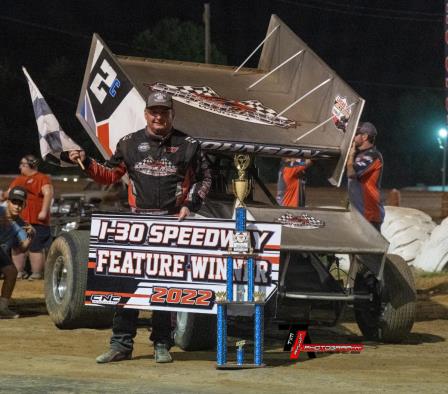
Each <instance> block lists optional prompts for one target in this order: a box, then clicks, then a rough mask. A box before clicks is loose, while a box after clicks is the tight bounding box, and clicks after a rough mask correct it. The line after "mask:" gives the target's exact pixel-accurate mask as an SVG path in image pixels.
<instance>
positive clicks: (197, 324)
mask: <svg viewBox="0 0 448 394" xmlns="http://www.w3.org/2000/svg"><path fill="white" fill-rule="evenodd" d="M176 323H177V324H176V328H175V330H174V343H175V344H176V345H177V346H179V347H180V348H181V349H182V350H210V349H213V348H214V347H215V345H216V316H215V315H209V314H204V313H188V312H177V318H176Z"/></svg>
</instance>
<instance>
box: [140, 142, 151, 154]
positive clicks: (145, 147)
mask: <svg viewBox="0 0 448 394" xmlns="http://www.w3.org/2000/svg"><path fill="white" fill-rule="evenodd" d="M137 149H138V151H139V152H148V151H149V150H150V149H151V145H149V142H142V143H141V144H139V145H138V146H137Z"/></svg>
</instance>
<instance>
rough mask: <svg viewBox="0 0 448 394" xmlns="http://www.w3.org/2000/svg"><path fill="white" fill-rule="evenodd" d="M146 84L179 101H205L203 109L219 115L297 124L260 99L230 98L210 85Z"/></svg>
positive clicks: (281, 123) (272, 123)
mask: <svg viewBox="0 0 448 394" xmlns="http://www.w3.org/2000/svg"><path fill="white" fill-rule="evenodd" d="M145 85H146V86H147V87H149V88H150V89H152V90H157V91H161V92H166V93H169V94H171V95H172V96H173V98H174V99H176V97H177V98H178V100H179V101H182V100H180V99H183V100H186V104H189V102H190V101H191V102H193V103H203V104H204V106H203V107H202V108H201V109H203V110H206V111H211V112H215V113H218V114H219V115H224V116H227V115H228V114H232V115H233V117H235V118H237V119H240V120H244V121H248V119H250V120H249V121H256V122H259V123H262V124H271V125H276V126H279V127H295V126H296V122H295V121H294V120H290V119H288V118H285V117H284V116H278V113H277V112H276V111H275V110H273V109H272V108H269V107H266V106H265V105H263V104H262V103H261V102H260V101H258V100H245V101H238V100H233V99H228V98H225V97H221V96H220V95H218V94H217V93H216V92H215V91H214V90H213V89H212V88H210V87H209V86H191V85H182V86H176V85H169V84H166V83H161V82H156V83H153V84H151V85H150V84H145ZM182 102H184V101H182ZM223 111H224V112H223Z"/></svg>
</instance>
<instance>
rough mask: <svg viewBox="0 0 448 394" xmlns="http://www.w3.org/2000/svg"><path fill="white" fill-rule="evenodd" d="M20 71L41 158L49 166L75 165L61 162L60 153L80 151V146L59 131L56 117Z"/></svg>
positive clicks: (29, 80) (24, 70)
mask: <svg viewBox="0 0 448 394" xmlns="http://www.w3.org/2000/svg"><path fill="white" fill-rule="evenodd" d="M22 70H23V73H24V74H25V77H26V79H27V81H28V86H29V88H30V94H31V100H32V102H33V109H34V115H35V116H36V123H37V129H38V131H39V145H40V154H41V156H42V158H43V159H44V160H45V161H47V162H49V163H51V164H55V165H58V166H61V167H70V166H74V165H76V164H71V163H68V162H65V161H63V160H61V153H62V152H67V151H70V150H80V149H81V148H80V146H79V145H78V144H76V143H75V142H74V141H73V140H72V139H71V138H70V137H69V136H68V135H67V134H65V132H64V131H63V130H62V129H61V126H59V122H58V120H57V119H56V116H54V114H53V112H51V109H50V107H49V106H48V104H47V102H46V101H45V99H44V97H43V96H42V94H41V93H40V91H39V89H38V88H37V86H36V84H35V83H34V82H33V80H32V79H31V77H30V75H29V74H28V72H27V71H26V69H25V67H22Z"/></svg>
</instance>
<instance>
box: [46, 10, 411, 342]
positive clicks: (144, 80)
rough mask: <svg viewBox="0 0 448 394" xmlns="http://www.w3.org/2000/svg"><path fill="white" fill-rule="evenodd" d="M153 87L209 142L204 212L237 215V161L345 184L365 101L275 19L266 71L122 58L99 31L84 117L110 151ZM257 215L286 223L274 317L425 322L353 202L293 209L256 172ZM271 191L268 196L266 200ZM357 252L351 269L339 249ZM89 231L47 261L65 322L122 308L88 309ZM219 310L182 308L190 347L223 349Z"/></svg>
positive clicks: (389, 336)
mask: <svg viewBox="0 0 448 394" xmlns="http://www.w3.org/2000/svg"><path fill="white" fill-rule="evenodd" d="M148 86H149V87H150V88H151V89H153V90H165V91H168V92H169V93H171V94H172V95H173V99H174V100H175V111H176V119H175V127H176V128H178V129H179V130H182V131H184V132H186V133H187V134H188V135H189V136H191V138H194V139H196V140H198V141H199V142H200V143H201V147H202V149H203V151H204V152H205V153H206V155H207V157H208V160H209V161H210V164H211V165H212V167H213V171H214V177H213V180H214V184H213V191H212V192H211V193H210V195H209V197H208V199H207V202H206V203H205V205H204V206H203V207H202V209H201V211H200V212H199V214H200V215H201V216H202V217H204V218H222V219H232V217H233V212H234V197H233V195H232V193H231V192H230V191H229V187H228V185H229V178H231V177H232V171H231V170H229V169H230V168H231V166H232V165H231V163H232V156H233V155H234V154H236V153H247V154H250V155H251V156H252V157H262V156H270V157H277V158H280V157H297V158H312V159H314V160H320V161H321V162H322V163H323V167H324V168H325V171H326V174H327V178H328V181H329V182H330V183H331V184H332V185H334V186H336V187H337V186H340V184H341V181H342V176H343V172H344V168H345V163H346V158H347V154H348V150H349V147H350V145H351V142H352V140H353V137H354V133H355V130H356V127H357V124H358V121H359V118H360V116H361V113H362V109H363V105H364V100H363V99H362V98H361V97H360V96H359V95H357V94H356V92H355V91H353V89H352V88H351V87H350V86H348V85H347V84H346V83H345V82H344V81H343V80H342V79H341V78H340V77H339V76H338V75H337V74H336V73H335V72H334V71H333V70H331V69H330V68H329V67H328V66H327V65H326V64H325V63H324V62H323V61H322V60H321V59H319V57H318V56H317V55H316V54H315V53H314V52H313V51H312V50H311V49H310V48H309V47H308V46H307V45H306V44H305V43H304V42H303V41H302V40H301V39H300V38H299V37H297V36H296V35H295V34H294V33H293V32H292V31H291V30H290V29H289V28H288V26H286V25H285V24H284V23H283V21H281V20H280V19H279V18H278V17H277V16H275V15H273V16H272V17H271V21H270V24H269V27H268V32H267V35H266V39H265V41H264V45H263V49H262V52H261V56H260V60H259V63H258V67H257V68H256V69H249V68H244V67H239V68H237V69H236V68H234V67H227V66H216V65H206V64H197V63H188V62H176V61H167V60H160V59H146V58H145V59H143V58H134V57H128V56H117V55H115V54H113V53H112V52H111V51H110V50H109V49H108V48H107V46H106V44H105V43H104V42H103V41H102V40H101V38H100V37H99V36H97V35H94V37H93V40H92V46H91V50H90V56H89V59H88V63H87V67H86V74H85V78H84V82H83V86H82V90H81V95H80V100H79V104H78V110H77V117H78V119H79V120H80V122H81V123H82V125H83V126H84V128H85V129H86V131H87V132H88V133H89V135H90V136H91V138H92V140H93V141H94V142H95V143H96V144H97V146H98V148H99V150H100V151H101V152H102V154H103V156H104V158H107V157H109V155H110V154H111V152H112V151H113V150H114V147H115V145H116V143H117V142H118V140H119V139H120V138H121V137H122V136H124V135H125V134H128V133H130V132H133V131H136V130H138V129H141V128H143V127H144V125H145V123H144V119H143V116H142V112H143V108H144V105H145V104H144V97H145V95H146V94H147V93H148ZM249 175H250V176H249V178H250V182H251V184H252V195H250V196H249V197H248V199H247V201H246V205H247V210H248V219H249V220H252V221H254V222H257V221H264V222H272V223H281V224H282V230H281V245H280V264H279V274H278V281H277V282H276V284H275V285H276V289H275V294H274V296H272V297H271V298H270V299H269V301H268V303H267V305H266V317H267V319H268V320H271V321H276V322H281V323H292V324H308V325H315V324H318V325H334V324H337V322H338V321H339V320H340V318H341V317H342V316H343V312H344V309H345V307H346V306H353V308H354V314H355V317H356V321H357V323H358V325H359V327H360V329H361V331H362V333H363V335H364V336H365V338H367V339H369V340H377V341H385V342H400V341H402V340H403V339H405V338H406V336H407V335H408V333H409V332H410V330H411V328H412V325H413V322H414V318H415V300H416V291H415V285H414V280H413V276H412V272H411V271H410V268H409V267H408V265H407V264H406V263H405V262H404V261H403V260H402V259H401V258H400V257H398V256H395V255H387V249H388V243H387V241H386V240H385V239H384V238H383V237H382V236H381V235H380V234H379V233H378V232H377V231H376V230H375V229H374V228H373V227H372V226H371V225H370V224H369V223H368V222H367V221H366V220H365V219H364V218H363V217H362V216H361V215H360V214H359V213H358V212H357V211H356V210H353V209H351V208H350V207H347V206H345V207H338V206H334V207H311V206H310V207H305V208H301V209H291V208H284V207H280V206H278V205H277V203H276V201H275V198H274V197H273V196H272V195H271V194H270V193H269V191H268V189H267V187H266V186H265V185H264V184H263V182H261V181H260V179H259V175H258V172H257V168H256V166H255V165H253V166H252V167H251V168H250V171H249ZM260 191H261V192H263V193H264V197H262V198H260V197H259V196H260V195H261V194H260ZM340 254H346V255H349V260H350V268H349V270H348V271H347V272H341V269H340V264H339V258H338V255H340ZM88 260H89V230H79V229H78V230H75V231H71V232H67V233H64V234H62V235H61V236H60V237H58V238H57V239H56V240H55V241H54V243H53V245H52V247H51V249H50V253H49V256H48V259H47V262H46V275H45V289H46V295H45V296H46V303H47V308H48V312H49V315H50V317H51V318H52V319H53V321H54V322H55V324H56V325H57V326H58V327H60V328H74V327H98V326H104V325H109V324H110V321H111V314H112V312H113V310H111V309H108V308H97V307H93V306H87V305H85V301H86V296H85V291H86V282H87V277H88V264H87V262H88ZM215 332H216V320H215V316H214V315H212V314H204V313H191V312H178V313H177V327H176V329H175V341H176V343H177V344H178V345H179V346H180V347H181V348H182V349H185V350H196V349H205V348H210V347H212V346H214V345H215V339H214V338H215V337H214V335H215Z"/></svg>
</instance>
